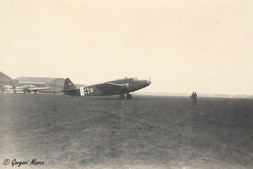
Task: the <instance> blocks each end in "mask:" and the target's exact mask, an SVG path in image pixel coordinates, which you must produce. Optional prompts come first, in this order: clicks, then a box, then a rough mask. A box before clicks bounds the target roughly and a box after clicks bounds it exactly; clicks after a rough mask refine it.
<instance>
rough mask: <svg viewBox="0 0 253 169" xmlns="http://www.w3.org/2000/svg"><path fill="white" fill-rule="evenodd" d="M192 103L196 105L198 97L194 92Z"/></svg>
mask: <svg viewBox="0 0 253 169" xmlns="http://www.w3.org/2000/svg"><path fill="white" fill-rule="evenodd" d="M194 102H195V104H197V103H198V96H197V93H196V92H195V93H194Z"/></svg>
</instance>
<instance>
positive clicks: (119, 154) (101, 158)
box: [0, 94, 253, 169]
mask: <svg viewBox="0 0 253 169" xmlns="http://www.w3.org/2000/svg"><path fill="white" fill-rule="evenodd" d="M133 97H134V98H133V99H132V100H119V99H118V97H114V96H112V97H78V98H77V97H75V98H71V97H68V96H63V95H34V94H16V95H15V94H0V139H1V140H0V160H1V161H0V168H13V167H12V164H11V162H13V160H14V159H16V161H24V162H28V161H29V162H28V164H29V163H30V162H31V160H32V159H36V160H37V161H40V162H42V161H44V164H43V165H25V164H24V165H21V166H20V167H18V166H17V165H14V168H73V169H74V168H95V169H98V168H113V169H116V168H117V169H118V168H123V169H130V168H134V169H137V168H138V169H139V168H147V169H151V168H158V169H163V168H164V169H165V168H171V169H192V168H197V169H202V168H207V169H215V168H216V169H226V168H228V169H238V168H239V169H252V168H253V99H222V98H201V97H200V98H199V100H198V105H191V103H190V99H189V98H188V97H155V96H152V97H151V96H135V95H134V96H133ZM5 159H9V160H10V163H9V164H8V165H4V164H3V163H4V162H5Z"/></svg>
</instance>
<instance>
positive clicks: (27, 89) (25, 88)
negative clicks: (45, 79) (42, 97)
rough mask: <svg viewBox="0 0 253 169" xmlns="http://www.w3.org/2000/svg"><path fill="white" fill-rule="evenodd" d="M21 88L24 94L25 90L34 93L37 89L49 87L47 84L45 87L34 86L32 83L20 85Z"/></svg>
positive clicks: (41, 89)
mask: <svg viewBox="0 0 253 169" xmlns="http://www.w3.org/2000/svg"><path fill="white" fill-rule="evenodd" d="M21 88H22V89H23V92H24V94H25V93H26V92H27V93H31V92H34V94H37V92H38V91H43V90H46V89H49V87H48V86H46V87H35V86H34V85H26V86H21Z"/></svg>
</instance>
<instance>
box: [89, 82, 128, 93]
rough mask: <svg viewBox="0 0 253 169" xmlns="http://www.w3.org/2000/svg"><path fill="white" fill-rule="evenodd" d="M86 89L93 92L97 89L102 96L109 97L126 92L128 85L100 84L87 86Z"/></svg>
mask: <svg viewBox="0 0 253 169" xmlns="http://www.w3.org/2000/svg"><path fill="white" fill-rule="evenodd" d="M87 87H88V88H92V87H93V88H94V92H96V91H95V90H96V89H98V90H99V91H100V92H101V94H102V95H111V94H114V93H115V94H116V93H124V92H127V91H128V88H129V84H128V83H126V84H116V83H102V84H97V85H92V86H87Z"/></svg>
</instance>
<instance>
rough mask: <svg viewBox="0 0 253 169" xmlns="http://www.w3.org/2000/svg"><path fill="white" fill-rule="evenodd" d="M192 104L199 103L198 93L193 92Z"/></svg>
mask: <svg viewBox="0 0 253 169" xmlns="http://www.w3.org/2000/svg"><path fill="white" fill-rule="evenodd" d="M190 98H191V101H192V104H197V93H196V92H192V95H191V96H190Z"/></svg>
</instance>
